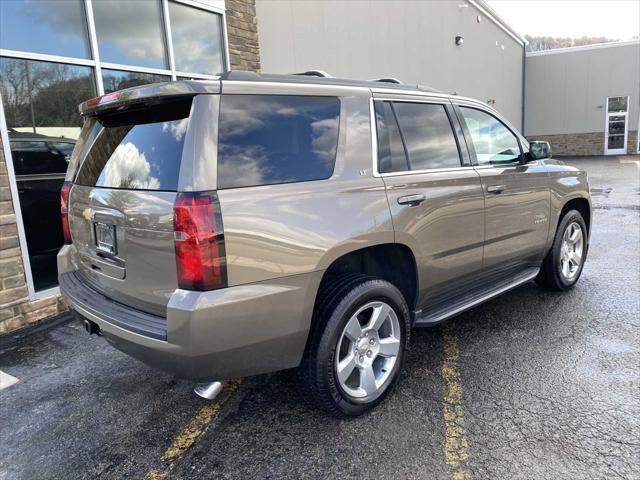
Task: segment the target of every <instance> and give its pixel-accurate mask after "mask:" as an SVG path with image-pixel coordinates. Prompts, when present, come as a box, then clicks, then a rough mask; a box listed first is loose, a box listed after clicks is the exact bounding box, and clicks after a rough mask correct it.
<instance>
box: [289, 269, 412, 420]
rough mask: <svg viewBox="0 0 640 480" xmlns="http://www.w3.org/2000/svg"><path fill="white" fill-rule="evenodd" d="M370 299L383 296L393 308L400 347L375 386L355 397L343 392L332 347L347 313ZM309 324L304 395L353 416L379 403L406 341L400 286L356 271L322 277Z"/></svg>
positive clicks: (389, 386)
mask: <svg viewBox="0 0 640 480" xmlns="http://www.w3.org/2000/svg"><path fill="white" fill-rule="evenodd" d="M372 301H383V302H385V303H386V304H388V305H389V306H390V307H391V308H392V309H393V311H394V312H395V314H396V316H397V319H398V324H399V326H400V349H399V353H398V355H397V357H396V361H395V364H394V365H393V368H392V369H391V373H390V374H389V376H388V377H387V379H386V380H385V381H384V383H383V384H382V385H381V386H380V388H379V391H378V392H376V394H375V395H372V396H370V397H365V398H362V399H360V398H354V397H351V396H350V395H348V394H347V393H346V392H345V391H344V390H343V389H342V388H341V387H340V384H339V382H338V381H337V373H336V360H335V359H336V349H337V348H338V343H339V341H340V339H341V338H342V333H343V331H344V329H345V326H346V324H347V322H348V321H349V319H350V318H351V317H352V315H353V314H354V313H356V312H357V310H358V309H359V308H362V307H363V306H365V305H367V303H368V302H372ZM314 325H315V328H314V329H313V331H312V332H311V338H310V340H309V346H308V348H307V351H306V353H305V356H304V359H303V361H302V364H301V365H300V367H299V369H298V373H299V377H300V379H301V381H302V384H303V387H304V389H305V392H304V394H303V395H304V397H305V399H306V400H307V401H308V402H309V403H310V404H312V405H313V406H315V407H317V408H320V409H321V410H324V411H325V412H327V413H329V414H330V415H332V416H335V417H337V418H348V417H355V416H358V415H361V414H363V413H365V412H366V411H368V410H370V409H372V408H373V407H375V406H376V405H378V404H379V403H380V402H381V401H382V400H383V399H384V398H385V396H386V395H387V394H388V393H389V392H390V391H391V389H392V388H393V386H394V385H395V383H396V382H397V380H398V377H399V374H400V371H401V369H402V364H403V362H404V357H405V355H406V352H407V350H408V347H409V334H410V315H409V308H408V306H407V303H406V301H405V299H404V297H403V295H402V294H401V293H400V291H399V290H398V289H397V288H396V287H395V286H394V285H392V284H391V283H389V282H387V281H385V280H381V279H378V278H375V277H369V276H365V275H361V274H350V275H345V276H338V277H334V278H331V279H328V280H325V281H324V282H323V286H322V287H321V289H320V292H319V296H318V302H317V304H316V310H315V312H314Z"/></svg>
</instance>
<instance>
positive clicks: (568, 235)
mask: <svg viewBox="0 0 640 480" xmlns="http://www.w3.org/2000/svg"><path fill="white" fill-rule="evenodd" d="M587 247H588V236H587V226H586V224H585V222H584V219H583V218H582V214H581V213H580V212H579V211H577V210H569V211H568V212H567V213H565V215H564V216H563V217H562V219H561V220H560V223H559V224H558V229H557V231H556V235H555V238H554V240H553V245H552V246H551V250H549V253H548V254H547V256H546V257H545V259H544V260H543V262H542V267H541V269H540V273H539V274H538V276H537V277H536V282H537V283H538V285H540V286H541V287H543V288H546V289H548V290H556V291H562V290H567V289H569V288H571V287H573V286H574V285H575V284H576V283H577V282H578V279H579V278H580V274H581V273H582V268H583V267H584V262H585V260H586V258H587Z"/></svg>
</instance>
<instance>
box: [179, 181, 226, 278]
mask: <svg viewBox="0 0 640 480" xmlns="http://www.w3.org/2000/svg"><path fill="white" fill-rule="evenodd" d="M173 230H174V236H175V240H174V243H175V250H176V266H177V267H178V286H179V287H180V288H185V289H187V290H213V289H215V288H222V287H226V286H227V271H226V259H225V252H224V233H223V229H222V215H220V206H219V203H218V196H217V194H216V193H215V192H184V193H178V196H177V197H176V200H175V202H174V204H173Z"/></svg>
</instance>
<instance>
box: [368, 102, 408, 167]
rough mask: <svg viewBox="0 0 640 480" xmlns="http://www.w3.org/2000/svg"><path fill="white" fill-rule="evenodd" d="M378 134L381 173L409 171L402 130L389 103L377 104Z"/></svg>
mask: <svg viewBox="0 0 640 480" xmlns="http://www.w3.org/2000/svg"><path fill="white" fill-rule="evenodd" d="M375 106H376V130H377V133H378V171H379V172H380V173H388V172H403V171H406V170H409V163H408V162H407V157H406V155H405V151H404V145H403V144H402V137H401V136H400V129H399V128H398V122H396V118H395V114H394V113H393V108H392V107H391V103H389V102H375Z"/></svg>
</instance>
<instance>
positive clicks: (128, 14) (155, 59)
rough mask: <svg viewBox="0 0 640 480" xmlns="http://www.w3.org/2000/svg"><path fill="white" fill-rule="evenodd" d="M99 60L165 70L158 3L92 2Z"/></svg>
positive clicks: (103, 0) (153, 0) (156, 1)
mask: <svg viewBox="0 0 640 480" xmlns="http://www.w3.org/2000/svg"><path fill="white" fill-rule="evenodd" d="M93 13H94V17H95V25H96V35H97V37H98V49H99V51H100V60H101V61H103V62H111V63H120V64H123V65H136V66H141V67H154V68H165V67H166V64H167V62H166V53H165V48H164V43H165V42H164V28H163V24H162V11H161V7H160V2H159V1H158V0H144V1H126V2H124V1H122V2H110V1H105V0H98V1H94V2H93Z"/></svg>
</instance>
